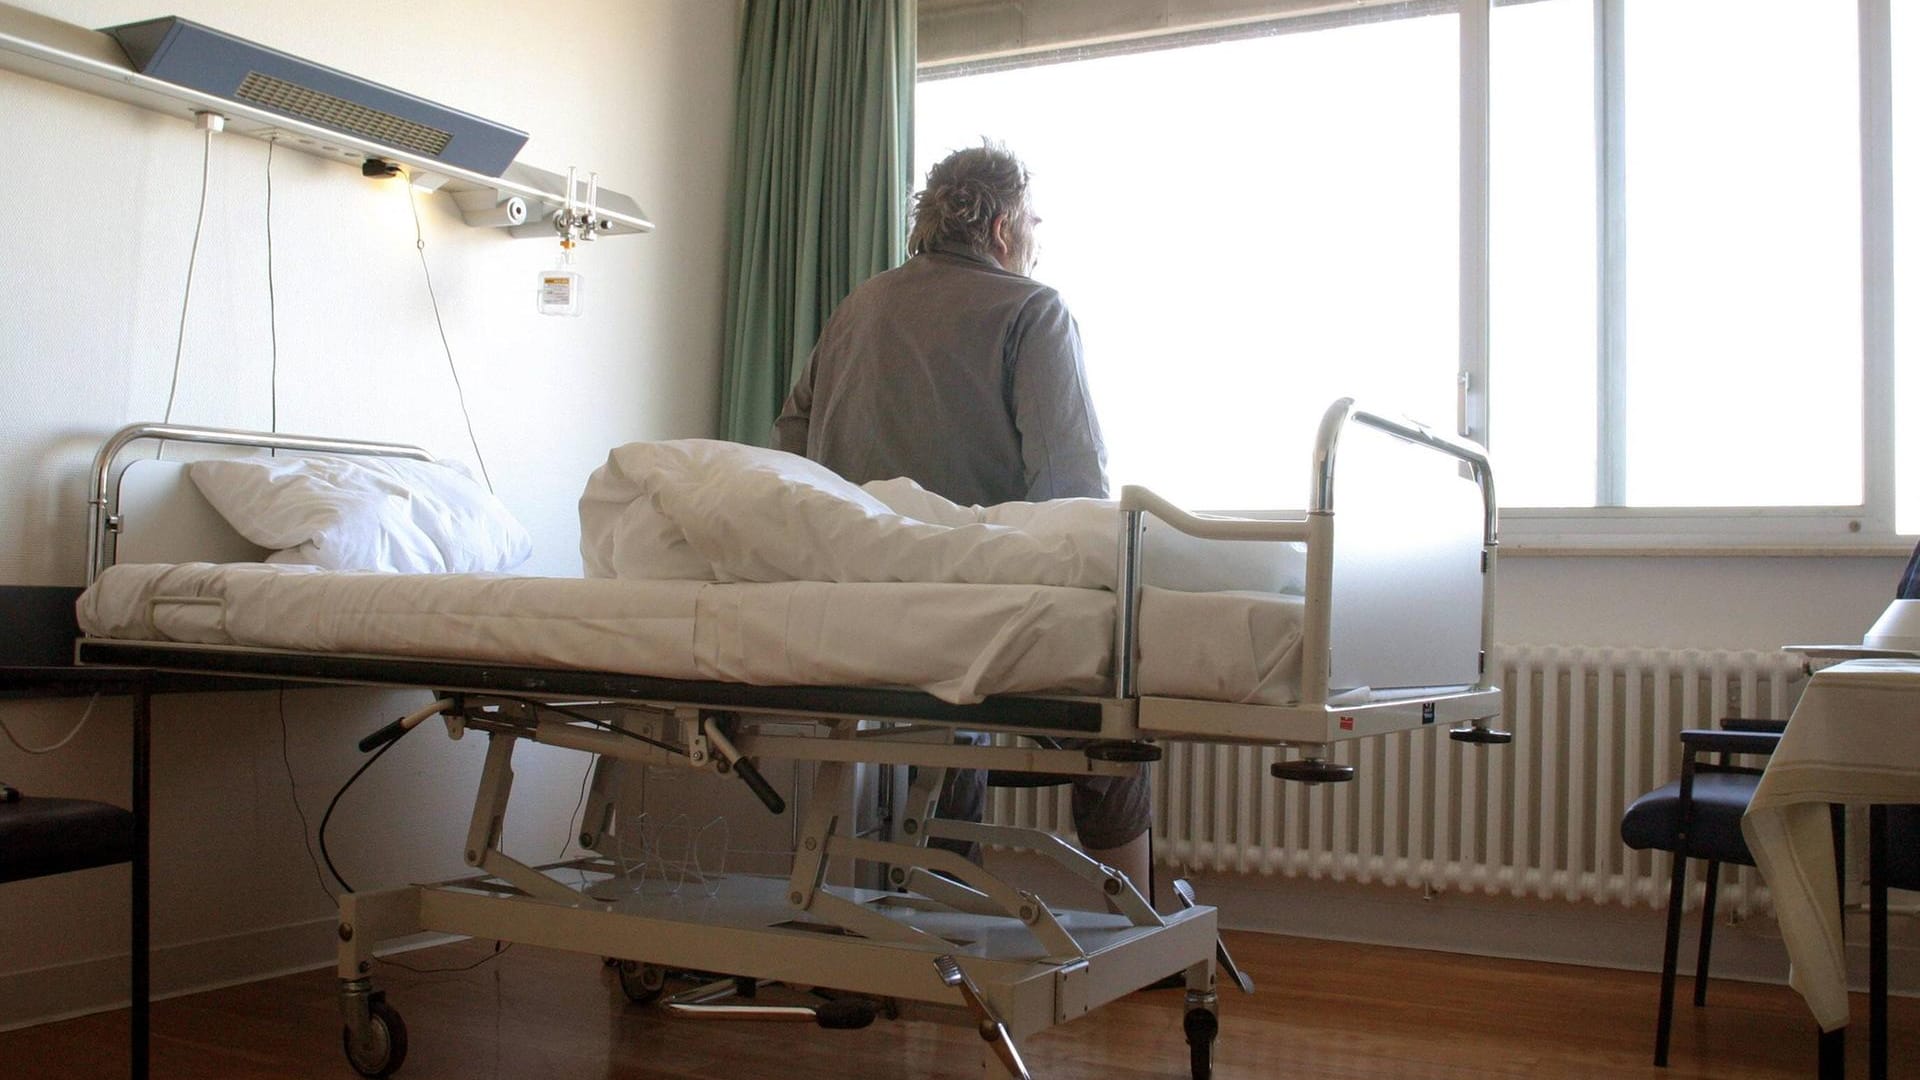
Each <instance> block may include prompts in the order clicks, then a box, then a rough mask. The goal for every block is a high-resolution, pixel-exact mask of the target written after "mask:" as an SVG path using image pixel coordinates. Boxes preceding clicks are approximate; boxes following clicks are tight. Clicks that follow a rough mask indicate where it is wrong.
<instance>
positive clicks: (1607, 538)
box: [919, 0, 1911, 555]
mask: <svg viewBox="0 0 1920 1080" xmlns="http://www.w3.org/2000/svg"><path fill="white" fill-rule="evenodd" d="M1532 2H1539V0H1414V2H1401V3H1391V4H1380V5H1373V6H1364V7H1356V8H1348V9H1344V10H1336V11H1319V12H1314V13H1311V14H1305V15H1292V16H1283V17H1280V18H1274V19H1267V20H1263V21H1258V22H1251V23H1240V24H1236V25H1232V26H1222V27H1212V28H1201V29H1178V30H1172V31H1168V32H1165V33H1162V34H1158V35H1153V36H1147V37H1133V38H1128V39H1125V40H1119V41H1110V42H1103V43H1097V44H1091V45H1083V46H1072V47H1067V48H1056V49H1049V50H1045V51H1041V52H1032V53H1025V54H1015V55H1011V56H1000V57H986V58H979V59H971V60H963V61H955V62H943V63H939V64H928V65H923V66H922V68H921V70H920V72H919V78H920V79H922V80H927V79H930V78H935V79H937V78H950V77H960V76H965V75H973V74H983V73H987V72H991V71H997V70H1005V69H1007V68H1010V67H1024V66H1029V65H1035V64H1046V63H1064V62H1072V61H1076V60H1084V59H1093V58H1096V57H1099V56H1106V55H1112V54H1114V53H1118V52H1128V51H1144V50H1148V49H1160V48H1172V47H1179V46H1184V45H1193V44H1203V43H1207V42H1210V41H1226V40H1233V39H1237V38H1244V37H1249V36H1255V35H1267V34H1280V33H1299V32H1311V31H1314V30H1320V29H1325V28H1328V27H1331V26H1336V25H1348V24H1351V23H1355V22H1361V21H1376V20H1381V19H1398V18H1410V17H1418V16H1422V15H1429V14H1437V13H1449V12H1450V13H1455V14H1457V15H1458V18H1459V29H1460V88H1459V105H1460V110H1461V111H1460V155H1459V160H1460V213H1459V219H1460V243H1459V259H1460V267H1459V282H1460V297H1459V304H1460V317H1459V326H1460V343H1459V344H1460V354H1459V365H1458V372H1457V377H1458V382H1459V388H1460V390H1459V402H1458V407H1457V415H1456V416H1455V418H1454V419H1455V423H1456V426H1457V429H1458V431H1459V433H1460V434H1461V435H1463V436H1465V437H1467V438H1470V439H1473V440H1474V441H1476V442H1479V443H1481V444H1483V445H1484V444H1486V443H1487V442H1488V437H1489V435H1490V434H1491V435H1495V436H1496V438H1497V433H1495V432H1492V431H1491V430H1490V408H1489V397H1488V391H1489V389H1490V388H1491V379H1490V374H1491V372H1490V368H1491V359H1490V342H1491V339H1492V332H1493V328H1492V319H1491V277H1490V267H1491V242H1492V239H1491V214H1492V206H1491V199H1490V181H1491V176H1490V173H1491V155H1490V147H1491V139H1492V137H1493V133H1492V131H1491V122H1492V117H1491V111H1492V109H1491V107H1492V100H1491V62H1492V45H1491V30H1492V18H1493V17H1494V15H1493V9H1494V8H1496V7H1505V6H1509V5H1514V4H1521V3H1532ZM1591 2H1592V4H1593V14H1594V50H1595V57H1594V60H1595V63H1594V77H1595V84H1596V85H1595V88H1594V89H1595V93H1594V104H1595V109H1594V137H1595V140H1596V149H1597V162H1598V170H1599V198H1598V200H1597V205H1596V207H1595V228H1596V245H1595V246H1596V253H1597V259H1598V262H1599V266H1598V274H1597V275H1596V292H1597V295H1596V296H1595V303H1596V305H1597V312H1598V320H1597V322H1598V328H1597V329H1598V332H1597V339H1598V340H1597V341H1596V343H1595V348H1596V356H1595V364H1594V371H1595V378H1596V380H1597V398H1596V405H1597V415H1596V425H1595V426H1596V432H1597V440H1598V446H1597V447H1596V451H1597V456H1596V470H1595V477H1594V483H1595V488H1594V494H1595V501H1596V504H1597V505H1595V506H1592V507H1564V508H1534V507H1524V508H1503V509H1502V511H1501V519H1502V522H1501V524H1502V528H1501V539H1502V544H1503V547H1506V548H1507V549H1508V550H1510V551H1515V552H1519V553H1536V552H1537V553H1542V554H1595V555H1617V554H1668V553H1672V554H1690V555H1707V554H1739V555H1753V554H1766V555H1799V554H1818V555H1844V554H1860V555H1884V554H1904V553H1905V552H1906V550H1907V549H1908V547H1909V546H1910V545H1911V539H1910V538H1902V537H1901V536H1900V535H1899V534H1898V533H1897V532H1896V531H1895V526H1894V520H1895V519H1894V505H1895V486H1894V454H1895V445H1894V439H1895V431H1894V427H1895V423H1894V396H1893V377H1894V341H1893V332H1894V327H1893V322H1894V300H1895V298H1894V292H1893V272H1894V267H1893V255H1894V252H1893V243H1894V238H1893V126H1892V77H1891V76H1892V63H1893V61H1892V31H1891V12H1890V7H1891V0H1855V3H1856V7H1857V13H1858V24H1859V37H1858V41H1859V49H1860V56H1859V61H1860V62H1859V81H1860V86H1859V103H1860V110H1859V118H1860V176H1861V193H1860V214H1861V270H1862V281H1861V303H1862V312H1861V319H1862V321H1861V346H1862V355H1861V367H1860V373H1861V379H1862V388H1863V393H1862V409H1863V415H1862V417H1861V440H1862V447H1861V449H1862V455H1861V465H1862V470H1863V475H1862V495H1863V497H1862V502H1861V503H1860V504H1859V505H1854V506H1767V507H1630V506H1624V505H1621V503H1623V502H1624V495H1625V490H1624V489H1625V468H1624V463H1625V461H1626V449H1627V448H1626V445H1625V439H1626V423H1625V416H1624V398H1625V387H1626V379H1625V366H1626V356H1625V325H1626V324H1625V315H1626V312H1625V295H1626V285H1627V280H1626V267H1627V262H1626V260H1627V256H1628V253H1627V252H1626V237H1625V213H1626V206H1625V190H1626V171H1625V159H1624V146H1625V140H1626V136H1627V132H1626V110H1625V93H1626V90H1627V88H1626V86H1625V82H1626V55H1625V30H1626V18H1627V13H1626V7H1627V0H1591ZM1493 453H1494V467H1495V474H1494V475H1495V480H1496V481H1497V480H1498V477H1499V473H1498V466H1499V459H1498V453H1499V451H1498V449H1497V448H1495V449H1494V451H1493Z"/></svg>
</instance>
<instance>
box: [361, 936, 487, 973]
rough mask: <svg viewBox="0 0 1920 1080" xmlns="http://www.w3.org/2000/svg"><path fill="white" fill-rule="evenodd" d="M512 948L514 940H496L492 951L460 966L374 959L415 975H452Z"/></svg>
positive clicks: (475, 966)
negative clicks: (427, 964)
mask: <svg viewBox="0 0 1920 1080" xmlns="http://www.w3.org/2000/svg"><path fill="white" fill-rule="evenodd" d="M511 948H513V942H511V941H496V942H494V943H493V951H492V952H490V953H488V954H487V955H485V956H483V957H481V958H480V959H478V960H475V961H474V962H473V963H471V964H464V965H462V966H460V967H442V968H422V967H414V966H413V965H412V964H403V963H401V962H400V961H398V960H390V959H388V958H387V957H384V956H376V957H374V958H373V959H374V962H375V963H378V964H386V965H387V966H389V967H397V968H399V969H400V970H402V971H411V972H413V973H414V974H415V975H452V974H457V973H459V972H462V971H472V970H473V969H474V968H477V967H479V966H480V965H481V964H484V963H486V962H487V961H489V960H497V959H499V957H500V954H501V953H503V952H506V951H507V950H508V949H511Z"/></svg>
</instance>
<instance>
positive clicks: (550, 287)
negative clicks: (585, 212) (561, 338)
mask: <svg viewBox="0 0 1920 1080" xmlns="http://www.w3.org/2000/svg"><path fill="white" fill-rule="evenodd" d="M534 299H535V301H536V306H537V307H538V309H539V311H540V314H542V315H578V314H580V271H578V270H575V269H574V268H573V241H571V240H562V241H560V265H558V266H555V267H553V268H552V269H550V270H542V271H540V288H539V289H538V290H537V292H536V293H535V296H534Z"/></svg>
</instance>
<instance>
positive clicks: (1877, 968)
mask: <svg viewBox="0 0 1920 1080" xmlns="http://www.w3.org/2000/svg"><path fill="white" fill-rule="evenodd" d="M1886 865H1887V808H1886V806H1884V805H1883V804H1880V803H1875V804H1873V805H1872V806H1870V807H1868V808H1867V955H1868V967H1867V1008H1868V1015H1867V1076H1868V1077H1869V1080H1886V1076H1887V880H1886Z"/></svg>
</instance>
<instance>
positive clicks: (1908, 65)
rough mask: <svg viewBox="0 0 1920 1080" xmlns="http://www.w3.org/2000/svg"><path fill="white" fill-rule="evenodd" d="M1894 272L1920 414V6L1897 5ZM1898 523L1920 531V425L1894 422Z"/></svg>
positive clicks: (1910, 387)
mask: <svg viewBox="0 0 1920 1080" xmlns="http://www.w3.org/2000/svg"><path fill="white" fill-rule="evenodd" d="M1892 16H1893V28H1892V29H1893V42H1892V44H1893V182H1894V198H1895V200H1896V205H1895V206H1894V214H1893V262H1894V265H1895V266H1906V267H1908V268H1909V269H1908V270H1907V272H1905V273H1896V274H1894V275H1893V287H1894V307H1893V321H1894V325H1895V328H1896V332H1895V334H1894V348H1895V357H1894V375H1893V387H1894V399H1893V400H1894V415H1896V416H1902V417H1907V416H1920V205H1916V204H1915V203H1914V202H1913V201H1905V202H1901V201H1900V196H1901V194H1902V193H1906V192H1920V185H1916V184H1915V183H1914V178H1915V177H1920V10H1915V6H1914V5H1913V4H1911V3H1906V4H1895V5H1893V12H1892ZM1894 429H1895V430H1894V477H1895V481H1894V483H1895V488H1896V490H1895V497H1894V528H1895V529H1896V530H1897V531H1899V532H1902V533H1909V534H1911V533H1920V430H1915V429H1914V425H1913V424H1895V425H1894Z"/></svg>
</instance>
